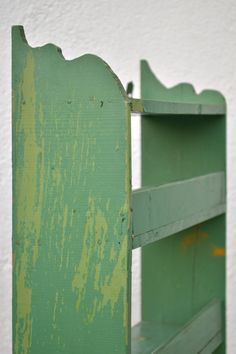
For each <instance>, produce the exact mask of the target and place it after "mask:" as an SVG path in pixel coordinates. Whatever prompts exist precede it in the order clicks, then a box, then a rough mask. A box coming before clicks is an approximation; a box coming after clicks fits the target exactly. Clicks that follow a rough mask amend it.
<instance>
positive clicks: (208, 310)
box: [151, 299, 222, 354]
mask: <svg viewBox="0 0 236 354" xmlns="http://www.w3.org/2000/svg"><path fill="white" fill-rule="evenodd" d="M221 331H222V310H221V301H220V300H216V299H215V300H213V301H212V302H211V303H210V304H208V305H207V306H205V307H204V308H203V309H202V310H201V311H200V312H199V313H198V314H196V315H195V316H194V317H193V318H192V319H191V320H190V321H188V322H187V323H186V325H184V326H183V327H182V328H181V329H180V330H179V332H178V333H177V334H175V335H174V336H173V337H172V338H171V339H170V340H169V341H168V343H164V344H163V345H161V346H159V347H158V348H157V349H156V350H154V351H152V353H151V354H173V353H183V354H184V353H186V354H196V353H202V352H203V353H204V354H208V353H211V352H212V349H213V351H214V350H215V349H216V348H217V347H218V346H219V345H220V344H221V343H222V335H221V333H222V332H221ZM196 334H197V335H196ZM208 346H209V347H208ZM203 350H204V351H203Z"/></svg>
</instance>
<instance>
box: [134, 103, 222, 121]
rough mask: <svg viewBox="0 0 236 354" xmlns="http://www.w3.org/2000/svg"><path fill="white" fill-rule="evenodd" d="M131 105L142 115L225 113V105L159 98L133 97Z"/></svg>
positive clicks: (208, 114) (215, 114)
mask: <svg viewBox="0 0 236 354" xmlns="http://www.w3.org/2000/svg"><path fill="white" fill-rule="evenodd" d="M130 107H131V112H132V113H141V114H142V115H145V114H147V115H167V116H172V115H175V116H178V115H181V116H183V115H184V116H186V115H187V116H192V115H193V116H199V115H207V116H212V117H215V116H223V115H225V113H226V112H225V105H223V104H222V105H216V104H201V103H182V102H168V101H166V102H165V101H158V100H156V101H155V100H145V99H143V100H142V99H131V100H130Z"/></svg>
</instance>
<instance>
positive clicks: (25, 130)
mask: <svg viewBox="0 0 236 354" xmlns="http://www.w3.org/2000/svg"><path fill="white" fill-rule="evenodd" d="M15 37H16V38H15V39H14V41H15V43H16V44H13V48H14V51H15V52H14V53H15V54H14V55H13V58H14V65H13V66H14V70H13V77H14V80H13V87H14V90H15V91H14V97H13V100H14V102H13V103H14V112H13V115H14V119H13V131H14V141H15V147H14V152H15V153H16V152H17V153H16V155H15V156H16V157H17V160H15V161H14V166H15V167H14V168H15V169H14V181H15V182H14V198H15V201H16V207H15V209H14V222H15V228H14V232H13V233H14V235H13V238H14V242H15V246H14V259H15V260H14V262H15V263H14V289H15V290H14V299H13V302H14V305H13V313H14V321H15V323H14V333H13V341H14V352H15V354H19V353H22V354H29V353H31V354H34V353H36V352H43V350H44V349H45V344H47V346H48V350H50V352H51V353H58V351H62V352H63V353H64V352H65V353H68V352H69V349H68V348H75V347H78V348H80V351H82V352H89V347H91V345H92V343H91V341H88V340H86V338H85V337H86V335H85V333H89V334H90V336H91V335H93V337H94V338H96V333H97V328H98V327H100V328H103V329H104V341H98V348H97V349H98V351H99V352H113V348H114V352H115V351H117V348H119V350H120V349H121V350H122V352H128V344H129V343H128V339H129V331H130V328H129V327H128V324H129V320H130V308H129V302H128V301H129V295H130V288H129V280H130V272H129V271H128V267H129V265H130V264H129V261H130V260H129V256H130V254H131V249H130V245H129V242H130V240H129V236H130V235H129V227H130V226H129V225H130V216H129V215H128V213H129V210H130V208H129V203H130V199H129V198H130V130H128V129H127V125H128V126H129V125H130V112H127V105H126V102H125V97H124V96H123V95H122V92H121V90H120V87H118V85H117V83H118V81H117V79H116V78H115V76H114V75H113V73H111V71H110V69H109V68H108V67H107V66H106V64H105V65H104V63H103V62H102V61H101V60H100V59H98V58H96V57H93V56H88V58H87V59H86V60H84V58H83V59H81V60H78V61H77V60H75V61H73V62H66V61H65V60H62V58H61V57H58V51H57V49H56V48H55V47H54V46H53V45H48V46H45V47H43V48H35V49H31V48H30V47H28V45H26V43H24V44H21V45H19V43H18V42H17V41H18V40H19V33H17V34H16V35H15ZM14 46H15V47H14ZM55 49H56V50H55ZM16 53H17V55H16ZM22 55H23V56H27V63H25V64H24V65H25V67H24V70H23V60H22ZM19 58H20V59H19ZM23 59H24V58H23ZM51 60H52V62H53V65H52V64H51ZM48 65H51V67H52V70H49V71H48V69H47V68H48ZM68 68H69V69H68ZM91 68H92V69H93V70H92V72H93V75H92V77H94V75H95V76H96V77H98V78H102V80H103V78H104V77H105V83H106V84H105V85H104V84H103V83H102V82H97V81H95V82H94V85H92V86H91V85H90V83H91V78H89V79H88V76H90V73H91ZM78 73H79V74H78ZM96 73H97V75H96ZM77 74H78V77H77V76H76V75H77ZM23 76H24V77H23ZM16 78H17V79H16ZM55 78H56V80H55ZM65 78H66V80H65ZM15 79H16V80H15ZM67 79H68V80H67ZM17 80H18V81H17ZM98 81H100V79H99V80H98ZM16 82H17V84H15V83H16ZM19 82H20V84H19ZM81 82H83V83H84V84H83V85H82V86H81ZM107 85H108V87H107ZM90 90H92V91H94V93H95V94H91V97H94V99H95V101H93V102H88V99H87V97H88V96H87V95H88V93H87V92H89V91H90ZM107 94H109V95H112V100H111V101H110V104H106V103H105V104H103V107H102V110H101V108H100V105H99V103H100V102H101V99H99V95H107ZM78 97H79V99H78ZM80 97H82V101H81V100H80ZM69 101H70V104H69ZM108 101H109V99H108V100H107V101H106V102H108ZM103 102H105V101H103ZM97 103H98V104H97ZM111 104H112V106H111ZM98 111H99V112H98ZM113 117H117V119H113ZM104 137H105V139H104ZM118 145H119V146H118ZM116 148H117V150H116ZM18 152H19V153H18ZM16 222H17V223H16ZM114 225H115V226H114ZM18 237H19V240H18ZM17 242H19V247H18V244H17ZM67 321H69V324H68V325H67ZM111 323H112V324H113V323H115V324H116V327H117V331H115V332H114V333H111V332H110V331H109V328H110V326H111ZM42 328H43V330H42ZM108 335H109V337H108ZM95 340H96V339H95Z"/></svg>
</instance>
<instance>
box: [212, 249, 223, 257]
mask: <svg viewBox="0 0 236 354" xmlns="http://www.w3.org/2000/svg"><path fill="white" fill-rule="evenodd" d="M212 254H213V256H215V257H224V256H225V248H224V247H212Z"/></svg>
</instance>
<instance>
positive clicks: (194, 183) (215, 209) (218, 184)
mask: <svg viewBox="0 0 236 354" xmlns="http://www.w3.org/2000/svg"><path fill="white" fill-rule="evenodd" d="M225 199H226V198H225V174H224V173H223V172H218V173H212V174H208V175H205V176H200V177H195V178H191V179H188V180H184V181H178V182H173V183H168V184H165V185H161V186H159V187H149V188H148V187H144V188H140V189H138V190H136V191H134V192H133V194H132V210H133V215H132V226H133V236H132V240H133V248H137V247H142V246H144V245H147V244H149V243H152V242H155V241H157V240H160V239H162V238H164V237H167V236H170V235H172V234H175V233H177V232H180V231H182V230H185V229H187V228H189V227H191V226H194V225H197V224H199V223H201V222H203V221H206V220H209V219H212V218H214V217H216V216H218V215H221V214H223V213H225V211H226V206H225Z"/></svg>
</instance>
